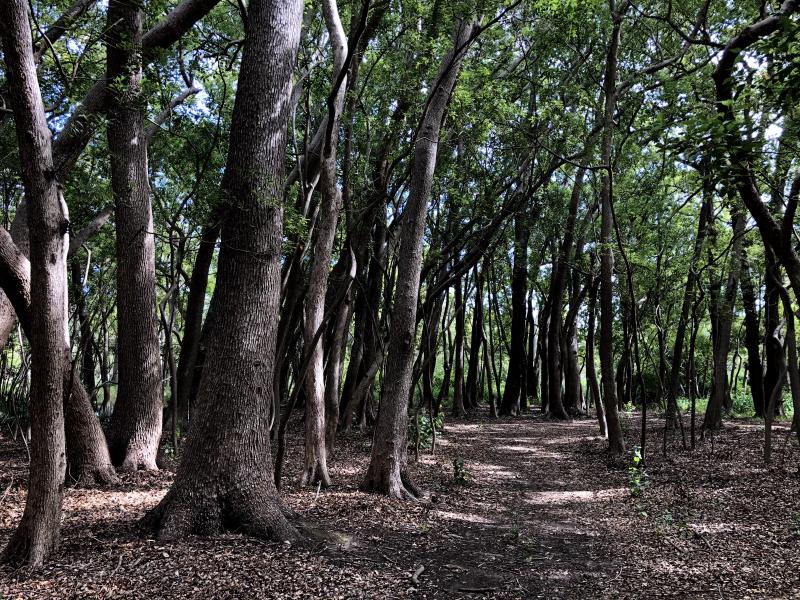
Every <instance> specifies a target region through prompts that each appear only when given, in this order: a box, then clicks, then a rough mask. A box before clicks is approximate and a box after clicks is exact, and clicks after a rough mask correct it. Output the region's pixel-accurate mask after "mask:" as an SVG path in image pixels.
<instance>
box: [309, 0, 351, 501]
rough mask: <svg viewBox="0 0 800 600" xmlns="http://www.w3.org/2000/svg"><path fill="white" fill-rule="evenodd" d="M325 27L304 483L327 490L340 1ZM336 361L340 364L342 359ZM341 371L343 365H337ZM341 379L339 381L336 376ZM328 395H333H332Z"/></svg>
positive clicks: (343, 43)
mask: <svg viewBox="0 0 800 600" xmlns="http://www.w3.org/2000/svg"><path fill="white" fill-rule="evenodd" d="M322 11H323V14H324V16H325V24H326V26H327V28H328V33H329V34H330V36H331V45H332V46H333V57H334V58H333V62H334V65H333V74H332V78H333V82H334V85H335V84H336V83H339V89H338V90H334V94H335V99H334V100H333V110H332V111H330V110H329V111H328V122H329V123H328V131H329V132H330V133H329V135H326V137H325V140H324V142H323V151H322V164H321V168H320V178H319V187H320V191H321V193H322V201H321V202H320V209H319V216H318V217H317V224H316V227H315V231H314V235H315V240H314V258H313V259H312V262H311V272H310V274H309V277H308V290H307V291H306V299H305V305H306V317H305V324H304V328H303V341H304V345H305V352H306V354H308V355H309V356H310V359H311V360H310V362H309V367H308V372H307V373H306V377H305V388H306V399H307V401H306V417H305V455H304V461H303V474H302V476H301V479H300V482H301V484H302V485H312V484H314V485H316V484H317V483H319V484H320V485H322V487H328V486H329V485H330V484H331V478H330V476H329V475H328V455H327V446H326V444H325V371H324V369H325V358H324V352H323V345H322V343H321V342H320V341H318V340H319V339H320V337H321V336H317V330H318V329H319V328H320V327H322V326H323V317H324V315H325V294H326V292H327V290H328V270H329V267H330V262H331V253H332V251H333V242H334V240H335V238H336V225H337V223H338V220H339V212H340V208H341V203H342V195H341V194H340V193H339V188H338V185H337V183H336V145H337V143H338V140H339V136H338V131H339V116H340V115H341V112H342V107H343V105H344V92H345V89H346V86H347V84H346V77H347V76H346V75H344V79H343V80H342V81H338V78H339V77H340V74H341V73H342V70H343V69H344V66H345V59H346V56H347V38H346V37H345V34H344V29H343V28H342V22H341V19H340V18H339V10H338V8H337V7H336V2H335V0H325V1H324V2H323V3H322ZM333 359H334V360H335V361H336V362H337V363H338V359H339V355H338V354H337V356H336V357H333ZM336 368H337V369H338V364H337V365H336ZM337 380H338V377H337ZM329 385H335V387H336V390H335V393H336V396H337V400H338V389H339V385H338V381H337V382H335V383H334V382H329ZM328 393H333V390H329V392H328Z"/></svg>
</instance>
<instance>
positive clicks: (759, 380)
mask: <svg viewBox="0 0 800 600" xmlns="http://www.w3.org/2000/svg"><path fill="white" fill-rule="evenodd" d="M739 260H740V265H739V268H740V271H741V276H740V277H739V286H740V287H741V291H742V305H743V308H744V343H745V347H746V348H747V377H748V382H749V384H750V395H751V396H752V398H753V410H754V411H755V414H756V416H757V417H763V416H764V371H763V370H762V367H761V334H760V328H759V323H758V321H759V319H758V309H757V308H756V292H755V289H754V288H753V278H752V275H751V273H750V260H749V259H748V257H747V247H746V246H745V244H742V245H741V246H740V248H739Z"/></svg>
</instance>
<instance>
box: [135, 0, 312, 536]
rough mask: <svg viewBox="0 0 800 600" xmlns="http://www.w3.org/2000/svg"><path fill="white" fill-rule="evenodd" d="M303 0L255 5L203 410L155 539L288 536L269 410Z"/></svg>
mask: <svg viewBox="0 0 800 600" xmlns="http://www.w3.org/2000/svg"><path fill="white" fill-rule="evenodd" d="M302 12H303V2H302V1H301V0H287V1H286V2H281V3H273V2H269V1H267V0H254V1H253V2H251V3H250V6H249V13H248V27H247V33H246V36H245V48H244V54H243V56H242V64H241V71H240V75H239V85H238V89H237V93H236V102H235V104H234V109H233V117H232V122H231V133H230V140H231V142H230V146H229V151H228V160H227V166H226V169H225V176H224V179H223V184H222V185H223V197H224V216H223V219H222V233H221V246H220V254H219V267H218V271H217V285H216V287H215V289H214V295H213V297H212V301H211V302H212V310H214V312H215V315H216V316H215V318H214V323H213V326H212V327H211V330H210V331H209V335H208V348H207V354H206V358H205V363H204V366H203V374H202V377H201V381H200V389H199V393H198V396H197V400H196V402H197V409H196V411H195V417H194V418H193V419H192V427H191V431H190V433H189V436H188V439H187V440H186V443H185V445H184V451H183V458H182V460H181V463H180V465H179V467H178V472H177V474H176V478H175V483H174V484H173V486H172V488H171V489H170V491H169V492H168V493H167V495H166V496H165V497H164V499H163V500H162V501H161V503H160V504H159V505H158V506H157V507H156V508H155V509H153V510H152V511H151V512H150V513H149V514H148V516H147V517H146V522H147V524H149V525H150V526H151V527H152V528H153V529H154V530H155V531H156V533H157V536H158V538H159V539H162V540H166V539H175V538H179V537H183V536H186V535H189V534H191V533H201V534H214V533H218V532H221V531H223V530H225V529H229V530H239V531H244V532H246V533H249V534H252V535H259V536H266V537H274V538H279V539H290V538H294V537H297V535H298V533H297V530H296V529H295V528H294V527H293V526H292V525H291V524H290V523H289V522H288V520H287V519H286V517H285V512H286V510H285V508H284V506H283V505H282V503H281V501H280V499H279V497H278V493H277V490H276V489H275V483H274V479H273V469H272V456H271V453H270V445H269V433H270V423H269V410H270V406H271V404H272V400H273V398H272V396H273V380H274V377H273V369H274V367H275V334H276V330H277V315H278V304H279V302H280V289H281V272H280V257H281V241H282V228H283V227H282V225H283V214H282V210H281V198H282V190H283V179H284V173H283V163H284V152H285V147H286V146H285V144H286V127H287V119H288V112H289V103H290V97H291V90H292V70H293V68H294V63H295V58H296V56H297V48H298V45H299V40H300V24H301V20H302Z"/></svg>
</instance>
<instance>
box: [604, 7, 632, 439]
mask: <svg viewBox="0 0 800 600" xmlns="http://www.w3.org/2000/svg"><path fill="white" fill-rule="evenodd" d="M624 8H627V4H625V5H624ZM623 10H624V9H623ZM612 20H613V26H612V31H611V41H610V43H609V47H608V54H607V56H606V69H605V75H604V78H603V92H604V94H605V106H604V110H603V161H602V162H603V165H605V166H606V173H605V177H604V178H603V188H602V192H601V198H600V200H601V201H600V217H601V219H600V220H601V225H600V372H601V378H602V384H603V401H604V402H605V409H606V426H607V428H608V449H609V452H610V453H611V454H612V455H617V454H622V453H623V452H624V451H625V441H624V439H623V437H622V426H621V425H620V421H619V414H618V412H617V398H616V395H615V390H614V281H613V276H614V253H613V250H612V247H611V231H612V228H613V219H614V213H613V209H612V206H611V203H612V202H613V194H614V187H613V181H614V178H613V168H612V157H613V150H614V112H615V110H616V105H617V89H616V88H617V58H618V54H619V41H620V30H621V29H622V20H623V13H622V12H614V14H613V15H612Z"/></svg>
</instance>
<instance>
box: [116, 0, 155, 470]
mask: <svg viewBox="0 0 800 600" xmlns="http://www.w3.org/2000/svg"><path fill="white" fill-rule="evenodd" d="M143 24H144V15H143V13H142V10H141V9H140V8H139V6H138V5H136V4H132V3H129V2H125V1H123V0H110V2H109V7H108V30H107V40H108V43H107V63H108V64H107V73H108V78H109V81H114V82H115V85H114V86H109V87H110V90H111V94H110V96H111V97H110V101H109V109H108V127H107V137H108V148H109V152H110V154H111V188H112V191H113V193H114V203H115V207H116V208H115V217H116V226H117V240H116V244H117V323H118V333H117V348H118V349H119V386H118V388H117V400H116V404H115V405H114V413H113V414H112V415H111V425H110V428H109V440H108V442H109V450H110V452H111V460H112V461H113V463H114V464H115V465H118V466H120V467H121V468H122V469H124V470H136V469H157V467H156V453H157V452H158V444H159V440H160V437H161V419H162V411H161V404H162V399H161V380H160V373H159V355H160V352H159V342H158V327H157V319H156V297H155V236H154V235H153V213H152V207H151V205H150V184H149V181H148V172H147V144H146V143H145V131H144V113H143V110H142V102H143V96H142V33H143ZM118 80H119V81H121V82H122V83H121V85H117V82H118Z"/></svg>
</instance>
